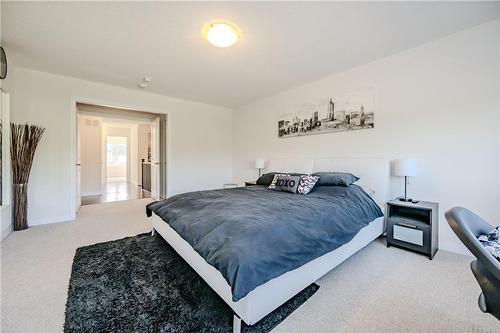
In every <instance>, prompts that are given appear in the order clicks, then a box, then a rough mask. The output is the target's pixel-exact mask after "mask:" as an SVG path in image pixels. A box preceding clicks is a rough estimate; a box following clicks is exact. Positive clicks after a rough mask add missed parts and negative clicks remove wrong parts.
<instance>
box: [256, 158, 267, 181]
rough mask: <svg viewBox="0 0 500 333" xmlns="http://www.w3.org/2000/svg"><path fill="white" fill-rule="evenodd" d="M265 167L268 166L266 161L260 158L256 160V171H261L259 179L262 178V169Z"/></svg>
mask: <svg viewBox="0 0 500 333" xmlns="http://www.w3.org/2000/svg"><path fill="white" fill-rule="evenodd" d="M265 165H266V161H265V160H263V159H260V158H259V159H256V160H255V169H259V178H260V176H261V171H262V169H264V168H265Z"/></svg>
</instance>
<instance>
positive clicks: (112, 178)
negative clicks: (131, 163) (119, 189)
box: [106, 135, 129, 183]
mask: <svg viewBox="0 0 500 333" xmlns="http://www.w3.org/2000/svg"><path fill="white" fill-rule="evenodd" d="M127 141H128V138H127V137H126V136H109V135H108V136H106V183H123V182H127V181H129V178H128V177H127V176H128V173H129V172H128V160H129V154H128V142H127Z"/></svg>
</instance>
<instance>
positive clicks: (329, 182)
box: [312, 172, 359, 186]
mask: <svg viewBox="0 0 500 333" xmlns="http://www.w3.org/2000/svg"><path fill="white" fill-rule="evenodd" d="M312 175H313V176H319V181H318V183H317V185H319V186H349V185H351V184H353V183H355V182H357V181H358V180H359V178H358V177H356V176H355V175H353V174H352V173H348V172H315V173H313V174H312Z"/></svg>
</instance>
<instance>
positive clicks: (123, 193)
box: [82, 182, 151, 206]
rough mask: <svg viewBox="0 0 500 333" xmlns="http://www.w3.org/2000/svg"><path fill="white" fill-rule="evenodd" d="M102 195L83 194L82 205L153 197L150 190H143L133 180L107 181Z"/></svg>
mask: <svg viewBox="0 0 500 333" xmlns="http://www.w3.org/2000/svg"><path fill="white" fill-rule="evenodd" d="M102 193H103V194H101V195H89V196H82V206H85V205H95V204H102V203H106V202H114V201H125V200H132V199H144V198H151V193H150V192H149V191H146V190H143V189H142V188H140V187H139V186H137V185H134V184H132V183H131V182H107V183H106V184H104V185H103V189H102Z"/></svg>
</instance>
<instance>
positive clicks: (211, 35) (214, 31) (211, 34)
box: [204, 22, 240, 48]
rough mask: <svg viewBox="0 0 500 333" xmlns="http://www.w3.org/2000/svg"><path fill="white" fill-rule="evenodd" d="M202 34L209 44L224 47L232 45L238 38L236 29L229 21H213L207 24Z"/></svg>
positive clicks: (238, 34)
mask: <svg viewBox="0 0 500 333" xmlns="http://www.w3.org/2000/svg"><path fill="white" fill-rule="evenodd" d="M204 30H206V31H205V33H204V35H205V38H206V39H207V40H208V41H209V42H210V44H212V45H214V46H217V47H221V48H225V47H229V46H231V45H233V44H234V43H236V42H237V41H238V39H239V38H240V33H239V31H238V29H237V28H236V27H235V26H234V25H232V24H229V23H225V22H213V23H209V24H207V26H206V28H205V29H204Z"/></svg>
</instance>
